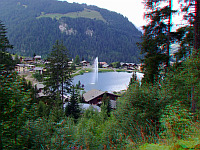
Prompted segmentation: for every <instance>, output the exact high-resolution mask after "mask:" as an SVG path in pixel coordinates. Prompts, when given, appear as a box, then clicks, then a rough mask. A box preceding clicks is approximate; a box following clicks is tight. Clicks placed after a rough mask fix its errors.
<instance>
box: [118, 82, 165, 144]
mask: <svg viewBox="0 0 200 150" xmlns="http://www.w3.org/2000/svg"><path fill="white" fill-rule="evenodd" d="M159 91H160V89H159V87H158V86H156V85H155V86H147V87H145V86H143V87H140V86H139V85H138V83H135V84H132V85H131V86H129V89H128V91H127V92H126V93H125V94H124V95H123V96H122V97H121V98H120V99H118V103H117V104H118V105H117V110H116V112H114V115H115V117H116V120H117V122H118V124H119V126H120V128H121V129H122V132H123V133H125V134H126V137H129V138H130V140H131V141H133V143H139V142H140V141H149V142H155V141H156V138H157V136H158V129H159V123H158V121H159V118H160V115H161V114H160V110H162V109H163V108H164V104H163V102H161V101H160V99H159Z"/></svg>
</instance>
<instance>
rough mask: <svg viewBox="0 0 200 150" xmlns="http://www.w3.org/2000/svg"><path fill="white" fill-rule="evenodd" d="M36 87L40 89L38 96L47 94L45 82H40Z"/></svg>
mask: <svg viewBox="0 0 200 150" xmlns="http://www.w3.org/2000/svg"><path fill="white" fill-rule="evenodd" d="M36 88H37V90H38V97H43V96H46V95H44V84H42V83H38V84H36Z"/></svg>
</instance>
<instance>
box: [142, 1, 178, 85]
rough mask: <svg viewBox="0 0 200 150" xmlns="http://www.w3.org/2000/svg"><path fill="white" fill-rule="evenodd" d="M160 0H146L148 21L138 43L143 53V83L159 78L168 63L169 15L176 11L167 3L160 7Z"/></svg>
mask: <svg viewBox="0 0 200 150" xmlns="http://www.w3.org/2000/svg"><path fill="white" fill-rule="evenodd" d="M162 3H163V1H162V0H157V1H152V0H146V1H145V4H146V5H145V6H146V9H147V13H146V14H145V17H146V19H147V20H148V21H149V23H148V24H147V25H146V26H144V27H143V29H144V34H143V37H142V38H143V42H141V43H140V46H141V50H142V51H141V53H142V54H145V56H144V59H143V63H144V70H145V71H144V73H145V75H144V79H143V83H144V82H147V83H154V82H156V81H158V80H159V76H160V71H161V69H163V71H164V70H165V71H166V67H168V64H169V58H170V57H169V47H170V44H171V42H172V39H171V15H172V14H173V13H175V12H176V11H174V10H172V8H171V0H169V1H168V5H166V6H164V7H160V5H161V4H162Z"/></svg>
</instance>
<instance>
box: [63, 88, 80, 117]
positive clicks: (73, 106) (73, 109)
mask: <svg viewBox="0 0 200 150" xmlns="http://www.w3.org/2000/svg"><path fill="white" fill-rule="evenodd" d="M65 114H66V116H71V117H73V118H74V119H76V120H77V119H78V118H79V117H80V108H79V105H78V95H77V93H76V91H75V89H74V87H72V93H71V97H70V100H69V102H68V105H67V106H66V108H65Z"/></svg>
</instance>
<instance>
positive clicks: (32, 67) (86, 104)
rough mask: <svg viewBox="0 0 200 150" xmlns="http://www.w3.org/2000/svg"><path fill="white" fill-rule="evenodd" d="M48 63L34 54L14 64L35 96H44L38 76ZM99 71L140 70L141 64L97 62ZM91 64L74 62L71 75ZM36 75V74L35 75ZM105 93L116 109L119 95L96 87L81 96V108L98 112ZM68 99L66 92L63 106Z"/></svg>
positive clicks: (87, 70)
mask: <svg viewBox="0 0 200 150" xmlns="http://www.w3.org/2000/svg"><path fill="white" fill-rule="evenodd" d="M46 63H48V61H45V60H42V57H41V56H38V55H36V56H34V57H25V58H22V57H20V63H19V64H17V65H16V66H15V71H16V72H17V73H18V74H19V75H20V76H22V77H24V78H25V79H26V80H27V81H30V82H31V84H32V86H34V87H36V88H37V89H36V90H37V98H38V99H41V98H42V97H45V96H46V95H45V94H44V87H45V85H44V84H43V81H42V80H41V79H39V78H38V76H39V77H41V76H42V75H43V74H45V72H46V69H45V64H46ZM68 64H69V66H73V64H74V60H73V59H72V60H71V61H69V62H68ZM98 64H99V65H98V66H99V71H100V72H106V71H128V72H133V71H142V67H141V64H135V63H123V62H121V63H119V62H115V63H111V64H108V63H106V62H99V63H98ZM92 68H93V64H92V63H90V62H88V61H86V60H83V61H80V63H79V64H75V68H73V72H72V73H71V75H72V76H75V75H79V74H81V73H83V72H89V71H92ZM36 75H37V76H36ZM104 95H106V96H107V97H109V99H110V105H111V108H112V109H116V100H117V98H118V97H119V95H116V94H113V93H108V92H106V91H101V90H97V89H92V90H90V91H88V92H85V93H84V94H82V95H81V96H82V97H83V100H84V101H83V103H79V106H80V108H81V109H82V110H84V109H88V108H90V107H92V108H93V109H94V110H97V111H98V112H100V111H101V108H100V106H101V104H102V99H103V96H104ZM69 99H70V95H69V94H66V95H65V96H64V101H63V107H66V105H67V104H68V101H69Z"/></svg>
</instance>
